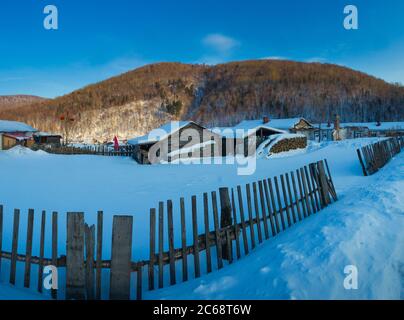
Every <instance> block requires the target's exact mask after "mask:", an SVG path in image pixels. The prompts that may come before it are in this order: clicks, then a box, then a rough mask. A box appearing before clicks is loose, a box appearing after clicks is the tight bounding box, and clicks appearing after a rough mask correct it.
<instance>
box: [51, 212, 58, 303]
mask: <svg viewBox="0 0 404 320" xmlns="http://www.w3.org/2000/svg"><path fill="white" fill-rule="evenodd" d="M52 265H53V266H55V267H56V268H57V267H58V213H57V212H56V211H54V212H52ZM51 295H52V298H53V299H57V289H51Z"/></svg>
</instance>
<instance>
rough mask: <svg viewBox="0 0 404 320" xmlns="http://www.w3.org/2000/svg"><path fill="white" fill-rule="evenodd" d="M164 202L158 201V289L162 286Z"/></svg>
mask: <svg viewBox="0 0 404 320" xmlns="http://www.w3.org/2000/svg"><path fill="white" fill-rule="evenodd" d="M163 253H164V202H160V203H159V289H161V288H163V287H164V264H163Z"/></svg>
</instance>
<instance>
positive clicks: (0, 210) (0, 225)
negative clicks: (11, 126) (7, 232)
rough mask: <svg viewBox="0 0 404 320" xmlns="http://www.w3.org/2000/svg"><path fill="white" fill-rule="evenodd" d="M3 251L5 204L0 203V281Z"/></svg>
mask: <svg viewBox="0 0 404 320" xmlns="http://www.w3.org/2000/svg"><path fill="white" fill-rule="evenodd" d="M2 251H3V206H2V205H0V281H1V259H2V255H1V252H2Z"/></svg>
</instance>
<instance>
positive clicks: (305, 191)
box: [300, 168, 312, 216]
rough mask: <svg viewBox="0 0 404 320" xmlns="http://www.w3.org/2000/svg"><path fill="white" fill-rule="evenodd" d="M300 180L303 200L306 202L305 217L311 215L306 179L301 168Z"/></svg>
mask: <svg viewBox="0 0 404 320" xmlns="http://www.w3.org/2000/svg"><path fill="white" fill-rule="evenodd" d="M300 178H301V179H302V185H303V192H304V199H305V202H306V209H307V216H310V215H311V214H312V211H311V207H310V203H309V193H308V187H307V182H306V177H305V175H304V169H303V168H300Z"/></svg>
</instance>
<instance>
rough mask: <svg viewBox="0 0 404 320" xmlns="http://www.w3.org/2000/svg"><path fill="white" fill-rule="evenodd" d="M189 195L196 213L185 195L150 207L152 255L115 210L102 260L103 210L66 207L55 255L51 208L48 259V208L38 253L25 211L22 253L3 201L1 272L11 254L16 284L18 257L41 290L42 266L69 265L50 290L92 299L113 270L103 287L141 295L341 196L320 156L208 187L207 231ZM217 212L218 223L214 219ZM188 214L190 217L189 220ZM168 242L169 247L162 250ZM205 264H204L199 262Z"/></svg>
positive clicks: (219, 261) (229, 256) (211, 266)
mask: <svg viewBox="0 0 404 320" xmlns="http://www.w3.org/2000/svg"><path fill="white" fill-rule="evenodd" d="M218 195H219V196H218ZM189 200H190V204H191V206H190V207H191V208H192V209H191V212H186V201H185V199H184V198H183V197H182V198H180V201H179V203H180V205H179V208H178V210H174V208H173V201H172V200H168V201H164V202H163V201H162V202H159V204H158V207H157V208H152V209H150V229H149V231H150V232H149V233H150V238H149V248H148V249H149V258H148V260H143V261H133V260H132V252H133V250H132V249H133V245H134V244H133V237H132V236H133V234H132V230H133V216H120V215H119V216H114V217H113V225H112V247H111V259H110V260H102V256H103V248H104V246H103V241H104V239H103V224H104V213H103V212H101V211H100V212H98V216H97V224H96V225H91V226H89V225H88V224H86V223H85V215H84V213H82V212H76V213H72V212H70V213H67V224H66V228H67V233H66V239H67V241H66V255H59V254H58V241H60V240H59V238H58V213H57V212H53V213H52V219H51V230H52V232H51V246H52V251H51V252H52V254H51V257H50V258H46V257H45V256H44V252H45V250H44V248H45V234H46V232H45V231H46V217H47V215H46V212H42V215H41V224H40V226H41V227H40V243H39V256H33V254H32V248H33V231H34V210H29V212H28V216H27V219H28V220H27V230H26V232H27V236H26V243H25V253H24V254H20V253H19V252H18V247H19V241H20V237H19V229H20V210H18V209H15V210H14V216H13V226H12V230H13V231H12V249H11V252H5V251H3V250H2V240H3V231H4V230H5V228H4V225H3V206H0V252H1V254H0V278H1V273H2V269H1V266H2V259H3V260H4V259H6V260H9V261H10V273H9V282H10V283H11V284H15V283H16V277H17V269H18V268H17V263H18V262H19V263H24V264H25V266H24V273H23V275H21V276H23V278H24V286H25V287H27V288H29V287H30V284H31V283H32V282H33V281H31V277H32V274H31V270H32V265H33V264H36V265H38V270H37V272H38V273H37V274H36V277H37V281H36V283H37V288H36V290H37V291H39V292H42V291H43V290H44V289H43V277H44V275H43V269H44V267H45V266H47V265H53V266H55V267H57V268H58V270H60V269H61V268H64V269H65V271H66V273H65V275H66V277H65V283H63V284H61V283H59V285H64V286H65V289H66V291H65V295H64V296H61V294H59V292H58V291H57V290H52V292H51V294H52V297H53V298H55V299H56V298H59V299H69V300H70V299H89V300H92V299H101V298H102V291H103V290H105V289H104V286H105V283H103V281H105V277H104V278H103V277H102V273H103V270H104V269H109V275H110V277H109V284H108V286H106V287H107V288H109V293H108V297H109V299H112V300H115V299H118V300H126V299H130V297H131V292H132V293H133V294H132V296H135V297H136V298H137V299H142V295H143V293H144V291H145V290H146V287H147V290H154V289H156V288H163V287H165V286H167V285H175V284H177V283H179V282H185V281H188V280H189V279H191V278H199V277H200V276H201V275H202V273H203V272H202V269H203V270H204V272H205V273H211V272H214V271H215V270H219V269H221V268H223V267H224V266H226V265H228V264H231V263H233V262H234V261H235V260H238V259H241V258H242V257H243V256H246V255H248V254H249V253H250V252H251V251H252V250H254V248H256V246H257V245H259V244H260V243H262V242H263V241H265V240H267V239H269V238H272V237H274V236H276V235H277V234H278V233H280V232H282V231H284V230H286V229H287V228H289V227H291V226H293V225H294V224H296V223H298V222H299V221H302V220H303V219H306V218H308V217H310V216H311V215H313V214H316V213H317V212H319V211H320V210H321V209H323V208H325V207H327V206H328V205H329V204H331V203H332V202H333V201H337V194H336V191H335V187H334V184H333V180H332V177H331V173H330V169H329V166H328V163H327V160H322V161H318V162H315V163H311V164H309V165H307V166H304V167H302V168H300V169H297V170H296V171H291V172H288V173H285V174H281V175H280V176H279V177H273V178H268V179H263V180H259V181H256V182H253V183H251V184H246V185H245V187H243V188H242V187H241V186H237V187H236V188H227V187H226V188H220V189H219V193H218V194H217V192H216V191H213V192H211V193H210V194H208V193H204V194H203V220H202V221H203V222H204V226H203V229H204V233H203V234H199V233H198V221H199V220H198V215H200V214H201V213H199V212H198V205H197V197H196V196H192V197H191V199H189ZM209 200H210V201H209ZM236 200H237V201H236ZM236 202H237V203H238V205H236ZM209 204H210V205H209ZM245 204H246V206H245ZM201 207H202V206H201ZM177 214H178V215H180V217H179V218H180V219H179V220H180V221H181V223H180V224H179V230H178V229H177V230H175V227H178V226H176V225H175V224H174V223H173V221H174V219H173V217H178V216H175V215H177ZM219 214H220V215H219ZM212 217H213V224H212V223H210V221H212V220H210V219H212ZM188 219H191V222H192V223H191V224H189V225H188V224H187V220H188ZM219 219H220V220H219ZM165 224H166V225H165ZM211 225H213V228H211V227H210V226H211ZM188 226H192V228H190V229H192V230H188V228H187V227H188ZM7 227H8V226H7ZM165 228H167V229H166V232H165ZM175 231H176V232H177V231H178V232H179V233H178V234H177V233H175ZM188 231H189V233H188ZM191 233H192V237H188V238H187V234H188V235H191ZM174 234H177V235H181V237H180V238H181V241H180V245H179V246H178V247H176V246H175V238H174ZM165 235H166V236H165ZM190 238H191V239H192V242H191V241H189V239H190ZM167 241H168V244H167ZM177 242H179V241H177ZM190 242H191V243H190ZM167 247H168V250H164V248H167ZM192 258H193V259H192ZM213 260H216V263H213ZM202 263H203V264H204V266H206V268H201V265H202ZM192 265H193V266H192ZM190 269H193V272H190ZM133 273H136V275H135V276H134V279H135V281H131V279H132V277H131V275H132V274H133ZM178 274H180V275H181V280H179V279H178ZM103 279H104V280H103ZM167 280H169V281H167ZM132 282H133V285H132ZM144 283H145V284H146V283H147V285H144ZM103 296H105V295H103Z"/></svg>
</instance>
